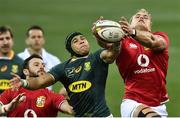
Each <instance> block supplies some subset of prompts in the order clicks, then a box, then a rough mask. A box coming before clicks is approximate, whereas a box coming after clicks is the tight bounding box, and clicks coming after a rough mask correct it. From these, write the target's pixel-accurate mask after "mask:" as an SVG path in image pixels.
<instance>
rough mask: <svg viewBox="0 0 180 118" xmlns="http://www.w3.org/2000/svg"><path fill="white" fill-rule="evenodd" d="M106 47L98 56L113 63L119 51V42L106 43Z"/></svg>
mask: <svg viewBox="0 0 180 118" xmlns="http://www.w3.org/2000/svg"><path fill="white" fill-rule="evenodd" d="M107 45H108V46H107V48H106V49H105V50H104V51H102V52H101V54H100V57H101V59H103V61H104V62H106V63H113V62H114V60H115V59H116V58H117V56H118V54H119V52H120V42H116V43H107Z"/></svg>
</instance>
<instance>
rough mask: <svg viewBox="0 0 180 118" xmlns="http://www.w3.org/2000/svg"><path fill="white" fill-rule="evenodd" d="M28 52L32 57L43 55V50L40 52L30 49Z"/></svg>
mask: <svg viewBox="0 0 180 118" xmlns="http://www.w3.org/2000/svg"><path fill="white" fill-rule="evenodd" d="M28 51H29V53H30V55H32V54H38V55H42V49H40V50H34V49H32V48H28Z"/></svg>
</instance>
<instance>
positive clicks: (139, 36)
mask: <svg viewBox="0 0 180 118" xmlns="http://www.w3.org/2000/svg"><path fill="white" fill-rule="evenodd" d="M152 36H153V34H152V33H150V32H147V31H140V30H136V33H135V36H134V39H135V40H137V41H138V42H139V43H140V44H142V45H143V46H145V47H148V48H153V46H154V43H155V40H154V39H153V38H152Z"/></svg>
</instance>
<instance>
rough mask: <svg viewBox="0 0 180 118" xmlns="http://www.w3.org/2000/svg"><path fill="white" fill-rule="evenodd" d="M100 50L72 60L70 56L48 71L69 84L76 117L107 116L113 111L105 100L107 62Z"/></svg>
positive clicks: (67, 86)
mask: <svg viewBox="0 0 180 118" xmlns="http://www.w3.org/2000/svg"><path fill="white" fill-rule="evenodd" d="M101 52H102V50H98V51H97V52H95V53H94V54H90V55H89V56H88V57H87V58H80V59H77V60H75V61H73V62H70V60H68V61H66V62H64V63H62V64H59V65H57V66H55V67H54V68H52V69H51V70H50V72H49V73H50V74H52V75H53V76H54V78H55V80H56V81H60V82H62V84H63V85H64V87H65V88H66V90H67V92H68V96H69V97H70V101H69V102H70V104H71V105H72V106H73V109H74V111H75V113H76V114H75V116H76V117H82V116H84V117H107V116H109V115H110V114H111V113H110V110H109V108H108V107H107V105H106V100H105V86H106V79H107V75H108V64H107V63H105V62H104V61H103V60H102V59H101V58H100V53H101Z"/></svg>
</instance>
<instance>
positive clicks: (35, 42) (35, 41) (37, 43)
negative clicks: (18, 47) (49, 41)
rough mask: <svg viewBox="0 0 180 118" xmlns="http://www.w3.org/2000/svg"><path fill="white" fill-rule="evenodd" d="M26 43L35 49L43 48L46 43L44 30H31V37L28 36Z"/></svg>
mask: <svg viewBox="0 0 180 118" xmlns="http://www.w3.org/2000/svg"><path fill="white" fill-rule="evenodd" d="M26 43H27V45H28V46H29V47H30V48H32V49H33V50H36V51H39V50H41V49H42V48H43V46H44V43H45V40H44V36H43V32H42V31H41V30H38V29H32V30H30V31H29V37H28V38H27V40H26Z"/></svg>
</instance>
